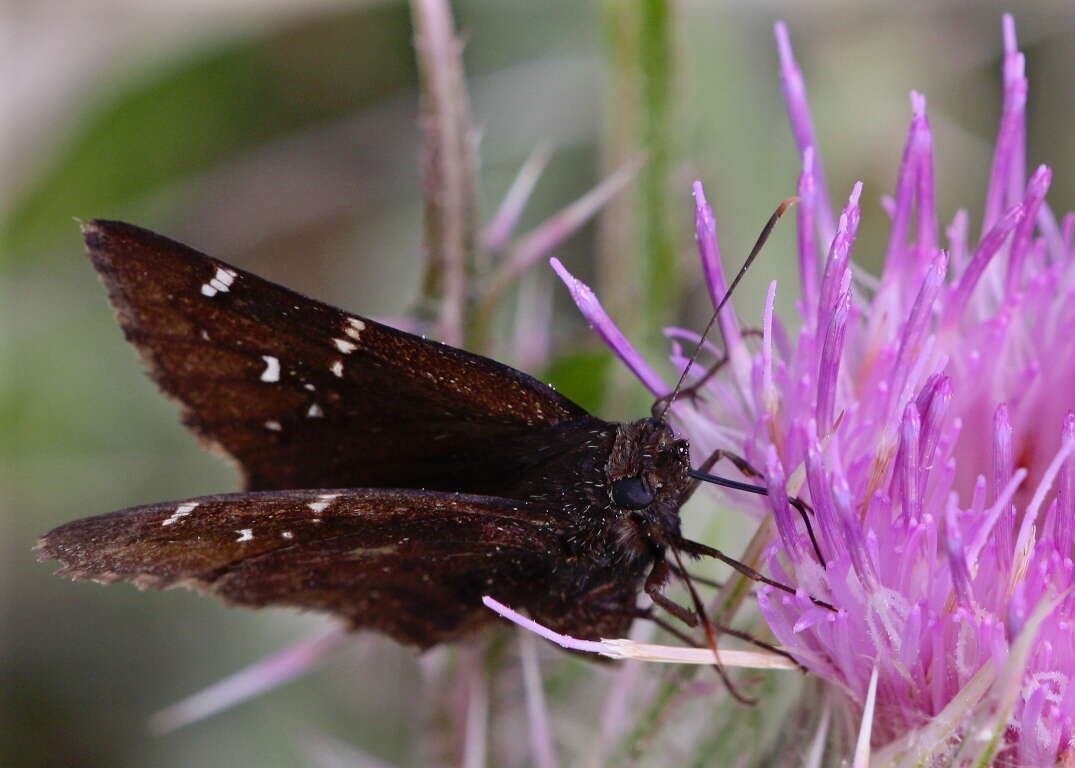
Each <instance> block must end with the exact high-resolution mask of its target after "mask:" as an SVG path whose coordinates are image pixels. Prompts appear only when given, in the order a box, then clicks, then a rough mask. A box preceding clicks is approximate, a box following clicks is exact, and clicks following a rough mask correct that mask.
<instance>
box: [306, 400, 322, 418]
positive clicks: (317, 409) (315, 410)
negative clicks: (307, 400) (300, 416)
mask: <svg viewBox="0 0 1075 768" xmlns="http://www.w3.org/2000/svg"><path fill="white" fill-rule="evenodd" d="M324 415H325V412H324V411H322V410H321V406H320V405H318V404H317V403H314V404H313V405H311V406H310V407H309V408H308V409H306V417H307V418H309V419H320V418H321V417H322V416H324Z"/></svg>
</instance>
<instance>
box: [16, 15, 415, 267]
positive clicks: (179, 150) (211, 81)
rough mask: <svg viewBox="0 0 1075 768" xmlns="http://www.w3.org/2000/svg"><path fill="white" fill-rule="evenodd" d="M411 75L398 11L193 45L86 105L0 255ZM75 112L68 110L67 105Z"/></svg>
mask: <svg viewBox="0 0 1075 768" xmlns="http://www.w3.org/2000/svg"><path fill="white" fill-rule="evenodd" d="M414 79H415V74H414V64H413V61H412V55H411V50H410V26H409V23H408V21H407V13H406V7H405V6H402V5H399V6H381V7H377V8H371V9H359V10H357V11H356V10H354V9H351V10H349V11H347V12H346V13H341V14H335V15H326V16H320V17H317V18H316V19H312V20H308V21H305V22H303V23H299V24H296V25H293V26H288V27H284V28H282V29H278V30H274V31H273V33H272V34H269V35H265V33H264V31H263V30H260V29H259V30H258V31H257V32H256V33H254V34H253V35H252V36H250V37H246V38H238V39H230V40H228V41H226V42H224V43H219V44H216V45H214V46H202V47H199V48H195V49H193V50H191V51H188V52H187V53H186V54H185V55H184V56H182V57H180V58H179V59H177V60H174V61H172V62H170V63H169V64H167V65H165V66H163V67H161V68H160V69H158V70H155V71H153V72H140V73H139V74H138V75H137V76H134V77H132V78H131V79H129V80H128V81H127V82H124V83H122V84H121V85H120V86H119V87H118V88H117V89H116V91H115V92H114V93H112V94H111V95H110V96H102V95H101V94H99V93H91V94H88V95H87V98H88V99H90V101H91V102H96V103H95V105H91V106H90V107H89V108H88V109H87V110H86V116H85V117H84V118H83V123H82V125H81V126H80V127H79V128H78V130H76V131H74V132H73V136H72V138H71V139H70V141H69V142H68V144H67V146H66V147H65V148H63V149H62V150H60V151H58V152H57V153H56V155H55V157H54V158H53V159H52V162H51V167H50V170H48V171H47V172H45V173H43V174H42V176H41V178H40V179H39V181H38V182H37V184H36V185H35V186H34V187H32V188H31V189H29V190H28V191H27V193H26V194H25V195H24V196H23V198H22V199H21V200H18V201H17V202H16V203H15V204H14V205H13V207H12V209H11V211H10V212H9V214H8V217H7V220H6V221H4V222H0V251H3V252H6V253H8V254H9V256H8V258H11V259H17V260H25V259H27V258H28V257H29V255H30V253H29V252H30V251H32V250H36V249H47V248H50V247H55V246H56V244H57V242H59V237H60V233H62V234H64V235H67V234H69V231H70V230H69V229H68V228H67V224H68V223H69V222H70V219H71V217H72V216H79V217H85V218H90V217H100V218H105V217H109V216H118V215H121V214H122V213H123V211H124V209H125V208H127V207H129V206H130V205H132V204H133V203H136V202H138V201H139V200H141V199H142V198H144V197H146V196H147V195H149V194H150V193H152V192H155V191H157V190H158V189H159V188H161V187H162V186H164V185H166V184H167V183H172V182H175V181H176V180H177V179H179V180H181V179H183V177H185V176H189V175H190V174H193V173H195V172H197V171H201V170H204V169H207V168H211V167H213V166H214V165H215V164H217V163H219V162H221V161H222V160H224V159H225V158H227V157H228V156H229V155H233V154H236V153H239V152H242V151H245V150H247V149H250V148H253V147H255V146H257V145H258V144H260V143H262V142H265V141H266V140H268V139H270V138H272V137H273V136H277V135H281V134H285V133H288V132H291V131H294V130H295V129H297V128H299V127H302V126H304V125H308V124H311V123H316V122H320V121H322V120H326V119H328V118H331V117H333V116H338V115H343V114H347V113H348V112H351V111H354V110H357V109H361V108H362V107H364V106H367V105H368V104H370V103H373V102H376V101H378V100H382V99H383V98H384V97H385V96H386V95H387V94H391V93H394V92H397V91H399V90H400V89H401V88H409V87H411V85H412V84H413V82H414ZM72 111H74V110H72Z"/></svg>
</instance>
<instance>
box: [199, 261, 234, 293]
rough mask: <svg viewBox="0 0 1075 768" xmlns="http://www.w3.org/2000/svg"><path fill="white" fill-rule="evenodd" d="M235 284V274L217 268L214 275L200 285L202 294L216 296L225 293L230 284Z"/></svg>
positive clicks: (228, 270) (222, 268)
mask: <svg viewBox="0 0 1075 768" xmlns="http://www.w3.org/2000/svg"><path fill="white" fill-rule="evenodd" d="M234 282H235V272H233V271H232V270H230V269H225V268H224V267H217V271H216V274H215V275H213V277H212V279H211V280H210V281H209V282H208V283H203V284H202V294H203V295H205V296H209V297H212V296H216V295H217V294H218V293H227V292H228V289H229V288H231V284H232V283H234Z"/></svg>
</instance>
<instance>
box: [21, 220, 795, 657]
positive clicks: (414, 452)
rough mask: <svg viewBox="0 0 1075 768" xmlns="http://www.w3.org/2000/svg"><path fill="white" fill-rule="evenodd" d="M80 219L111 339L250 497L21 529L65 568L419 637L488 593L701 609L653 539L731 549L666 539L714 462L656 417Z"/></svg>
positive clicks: (120, 226)
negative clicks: (705, 462) (599, 413)
mask: <svg viewBox="0 0 1075 768" xmlns="http://www.w3.org/2000/svg"><path fill="white" fill-rule="evenodd" d="M83 234H84V237H85V241H86V245H87V249H88V252H89V255H90V258H91V260H92V262H93V265H94V267H95V268H96V269H97V271H98V273H99V274H100V276H101V278H102V280H103V282H104V284H105V286H106V288H107V290H108V294H109V298H110V300H111V302H112V304H113V306H114V307H115V309H116V312H117V315H118V319H119V323H120V325H121V326H122V328H123V331H124V333H125V335H126V337H127V339H128V341H130V342H131V343H132V344H133V345H134V346H135V347H136V348H137V350H138V352H139V353H140V354H141V356H142V358H143V359H144V361H145V363H146V364H147V366H148V368H149V372H150V375H151V376H152V378H153V379H154V380H155V381H156V383H157V385H158V386H159V387H160V389H161V390H162V391H163V392H164V393H165V394H166V395H167V396H169V397H170V398H172V399H174V400H176V401H177V402H178V403H179V405H180V407H181V409H182V414H183V421H184V423H185V424H186V426H187V427H188V428H189V429H190V430H192V431H193V432H194V433H195V434H196V435H197V436H198V437H199V438H200V439H201V440H202V441H203V442H204V443H205V444H206V445H207V446H208V447H210V448H211V449H214V450H216V451H219V452H221V453H224V454H226V455H227V456H230V457H231V458H232V459H233V460H234V461H235V462H236V464H237V465H238V468H239V469H240V471H241V473H242V476H243V479H244V484H245V491H244V492H242V493H230V494H223V495H216V496H204V497H198V498H191V499H183V500H178V501H172V502H168V503H162V504H149V505H144V506H136V507H131V508H129V509H124V510H120V511H118V512H113V513H111V514H104V515H99V516H96V517H90V518H85V519H81V520H75V521H74V522H70V523H67V524H66V525H62V526H60V527H58V528H56V529H55V530H53V531H51V532H50V533H48V534H46V535H45V536H44V537H43V538H42V539H41V541H40V542H39V544H38V549H39V550H40V554H39V559H42V560H57V561H59V563H60V565H61V568H60V570H59V571H58V573H59V574H62V575H65V576H69V577H71V578H73V579H79V580H92V581H97V582H102V583H106V584H109V583H113V582H118V581H127V582H132V583H133V584H135V585H136V586H138V587H140V588H142V589H165V588H170V587H178V586H184V587H190V588H193V589H196V590H199V591H202V592H206V593H210V594H213V595H216V596H218V597H220V598H222V599H223V600H225V601H226V602H228V603H231V604H235V605H243V606H251V607H263V606H293V607H297V608H300V609H305V610H314V611H321V612H326V613H329V614H332V615H335V616H337V617H339V618H341V619H343V620H344V621H346V622H348V623H349V624H350V626H351V627H353V628H355V629H369V630H374V631H377V632H380V633H383V634H386V635H388V636H390V637H392V638H395V639H396V640H398V641H401V642H403V643H408V644H412V645H415V646H418V647H420V648H428V647H430V646H433V645H435V644H438V643H442V642H447V641H452V640H455V639H457V638H459V637H461V636H463V635H465V634H467V633H469V632H471V631H473V630H475V629H477V628H478V627H480V626H481V625H483V624H486V623H487V622H489V621H491V620H492V614H491V613H490V612H489V611H488V610H487V609H485V608H484V607H483V605H482V602H481V598H482V596H483V595H491V596H493V597H495V598H496V599H497V600H499V601H500V602H503V603H506V604H510V605H512V606H514V607H516V608H521V609H523V610H525V611H526V612H528V613H529V614H530V615H531V617H533V618H534V619H536V620H537V621H539V622H541V623H542V624H545V625H546V626H548V627H549V628H551V629H553V630H555V631H558V632H561V633H564V634H569V635H573V636H575V637H580V638H587V639H598V638H601V637H622V636H624V635H626V633H627V630H628V628H629V626H630V624H631V623H632V621H633V620H634V619H635V618H636V617H638V616H640V615H645V613H646V611H645V610H644V609H639V607H638V605H637V603H638V600H639V595H640V593H642V592H645V593H646V594H648V595H650V596H651V597H652V598H653V600H654V602H655V603H656V604H657V605H659V606H661V607H664V608H666V609H667V610H669V611H670V612H672V613H673V614H675V615H676V616H678V617H679V618H681V619H683V620H684V621H687V622H688V623H691V622H692V621H693V620H694V619H695V614H694V613H693V612H691V611H690V610H688V609H685V608H683V607H681V606H679V605H678V604H676V603H674V602H672V601H671V600H670V599H668V598H667V597H665V596H664V595H663V594H662V587H663V586H664V585H665V583H666V582H667V581H668V579H669V578H670V576H672V575H680V576H683V571H682V563H681V562H675V561H673V562H670V559H669V553H670V552H671V553H673V554H674V556H675V558H676V559H677V560H678V558H679V554H680V553H684V554H687V555H689V556H700V555H714V556H717V557H720V558H722V559H725V560H726V561H727V560H728V559H727V558H725V557H724V556H723V555H722V554H721V553H720V552H719V551H718V550H715V549H712V548H709V547H707V546H705V545H703V544H700V543H697V542H692V541H688V540H686V539H685V538H684V537H683V535H682V533H681V530H680V517H679V510H680V507H681V506H682V505H683V503H684V502H685V501H686V499H687V497H688V496H689V495H690V493H691V492H692V491H693V489H694V487H695V486H696V485H697V482H698V479H712V476H708V475H705V474H704V473H701V472H695V471H694V470H692V469H691V465H690V451H689V448H688V444H687V442H686V441H685V440H683V439H680V438H678V437H677V436H676V435H675V434H674V433H673V431H672V429H671V427H670V426H669V425H668V423H667V422H666V421H665V419H664V418H663V412H662V413H661V414H660V415H655V416H652V417H650V418H644V419H641V420H639V421H635V422H633V423H613V422H608V421H604V420H602V419H599V418H597V417H595V416H593V415H592V414H590V413H588V412H587V411H586V410H585V409H583V408H581V407H580V406H578V405H576V404H575V403H574V402H572V401H571V400H569V399H568V398H566V397H564V396H563V395H561V394H559V393H557V392H556V391H555V390H553V389H552V388H551V387H549V386H547V385H545V384H543V383H541V382H540V381H538V380H536V379H534V378H531V377H530V376H528V375H526V374H524V373H521V372H520V371H517V370H515V369H513V368H511V367H508V366H506V365H503V364H501V363H498V362H496V361H494V360H491V359H489V358H486V357H482V356H480V355H476V354H472V353H470V352H466V351H464V350H461V349H457V348H454V347H451V346H447V345H445V344H441V343H438V342H436V341H431V340H428V339H425V338H421V337H419V336H415V335H412V334H409V333H405V332H403V331H400V330H396V329H394V328H391V327H389V326H387V325H384V324H382V323H378V322H375V321H374V320H372V319H370V318H368V317H363V316H360V315H354V314H350V313H348V312H345V311H343V310H340V309H337V308H335V307H332V306H329V305H328V304H324V303H321V302H319V301H316V300H314V299H310V298H307V297H305V296H302V295H300V294H298V293H295V292H294V291H291V290H288V289H287V288H284V287H282V286H280V285H276V284H274V283H271V282H269V281H267V280H264V279H262V278H260V277H258V276H256V275H254V274H252V273H250V272H246V271H244V270H241V269H239V268H237V267H234V266H231V265H229V264H226V263H225V262H222V261H218V260H216V259H214V258H211V257H209V256H206V255H204V254H202V253H199V252H198V251H196V250H194V249H192V248H189V247H187V246H185V245H182V244H180V243H177V242H174V241H172V240H169V239H167V238H165V237H162V236H160V235H157V234H154V233H152V232H150V231H148V230H145V229H141V228H139V227H136V226H133V225H130V224H124V223H120V222H114V221H100V220H98V221H91V222H88V223H85V224H83ZM717 480H719V478H717ZM723 484H731V485H732V486H733V487H743V488H745V489H748V490H749V489H753V491H754V492H764V488H761V487H758V486H750V485H746V484H742V483H735V482H734V481H726V482H725V483H723ZM804 517H805V516H804ZM732 562H733V565H736V567H740V570H743V569H745V570H744V572H748V575H750V574H753V571H750V569H748V568H746V566H738V565H737V564H735V563H734V561H732ZM752 577H757V578H760V579H762V580H764V581H766V582H768V583H770V584H773V585H775V586H778V587H780V588H782V589H788V588H787V587H785V586H784V585H780V584H777V583H776V582H772V581H770V580H769V579H766V578H765V577H762V576H760V575H758V574H753V576H752ZM695 603H696V609H698V610H700V608H701V606H700V604H699V603H698V602H697V599H695Z"/></svg>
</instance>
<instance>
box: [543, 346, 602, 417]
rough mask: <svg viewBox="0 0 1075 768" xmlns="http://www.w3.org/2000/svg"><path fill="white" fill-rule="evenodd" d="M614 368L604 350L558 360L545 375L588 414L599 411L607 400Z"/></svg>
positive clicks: (586, 351)
mask: <svg viewBox="0 0 1075 768" xmlns="http://www.w3.org/2000/svg"><path fill="white" fill-rule="evenodd" d="M611 365H612V355H611V354H609V353H608V352H606V351H605V350H598V349H593V350H582V351H579V352H569V353H568V354H566V355H561V356H560V357H558V358H556V360H554V361H553V362H552V364H551V365H550V366H549V368H548V370H547V371H546V372H545V377H544V378H545V380H546V381H548V382H549V383H550V384H552V385H553V386H554V387H555V388H556V389H557V390H558V391H560V392H562V393H563V394H564V395H566V396H567V397H570V398H571V399H572V400H574V401H575V402H576V403H578V404H579V405H581V406H582V407H583V408H585V409H586V410H588V411H597V410H598V409H599V408H600V407H601V403H602V402H603V400H604V395H605V388H606V385H607V383H608V377H609V372H610V370H611Z"/></svg>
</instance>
